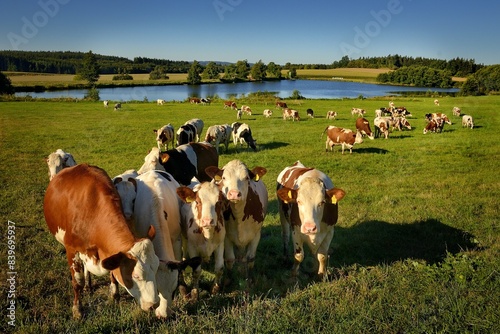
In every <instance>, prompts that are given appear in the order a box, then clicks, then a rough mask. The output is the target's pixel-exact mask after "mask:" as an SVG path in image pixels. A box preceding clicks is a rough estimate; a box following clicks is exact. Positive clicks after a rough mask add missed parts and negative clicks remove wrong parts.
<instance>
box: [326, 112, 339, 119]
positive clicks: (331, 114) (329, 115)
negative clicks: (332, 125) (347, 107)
mask: <svg viewBox="0 0 500 334" xmlns="http://www.w3.org/2000/svg"><path fill="white" fill-rule="evenodd" d="M336 117H337V112H336V111H332V110H330V111H327V112H326V119H335V118H336Z"/></svg>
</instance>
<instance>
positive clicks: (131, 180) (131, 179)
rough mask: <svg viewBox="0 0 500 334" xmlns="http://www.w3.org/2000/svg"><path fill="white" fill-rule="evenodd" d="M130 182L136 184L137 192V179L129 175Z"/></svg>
mask: <svg viewBox="0 0 500 334" xmlns="http://www.w3.org/2000/svg"><path fill="white" fill-rule="evenodd" d="M128 182H130V183H132V184H133V185H134V188H135V192H137V181H136V180H135V179H134V178H133V177H129V178H128Z"/></svg>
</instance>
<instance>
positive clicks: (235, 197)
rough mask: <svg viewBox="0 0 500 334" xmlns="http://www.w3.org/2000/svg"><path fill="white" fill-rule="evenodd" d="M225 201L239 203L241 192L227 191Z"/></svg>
mask: <svg viewBox="0 0 500 334" xmlns="http://www.w3.org/2000/svg"><path fill="white" fill-rule="evenodd" d="M227 199H228V200H229V201H239V200H241V191H238V190H234V189H233V190H229V191H228V193H227Z"/></svg>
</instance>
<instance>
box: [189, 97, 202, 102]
mask: <svg viewBox="0 0 500 334" xmlns="http://www.w3.org/2000/svg"><path fill="white" fill-rule="evenodd" d="M189 103H193V104H198V103H201V100H200V99H199V98H197V97H190V98H189Z"/></svg>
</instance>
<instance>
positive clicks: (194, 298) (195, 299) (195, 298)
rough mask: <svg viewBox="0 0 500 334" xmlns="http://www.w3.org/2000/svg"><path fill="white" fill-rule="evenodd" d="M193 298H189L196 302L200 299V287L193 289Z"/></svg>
mask: <svg viewBox="0 0 500 334" xmlns="http://www.w3.org/2000/svg"><path fill="white" fill-rule="evenodd" d="M190 295H191V298H189V301H190V302H192V303H194V302H196V301H198V296H199V293H198V289H193V290H191V294H190Z"/></svg>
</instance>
